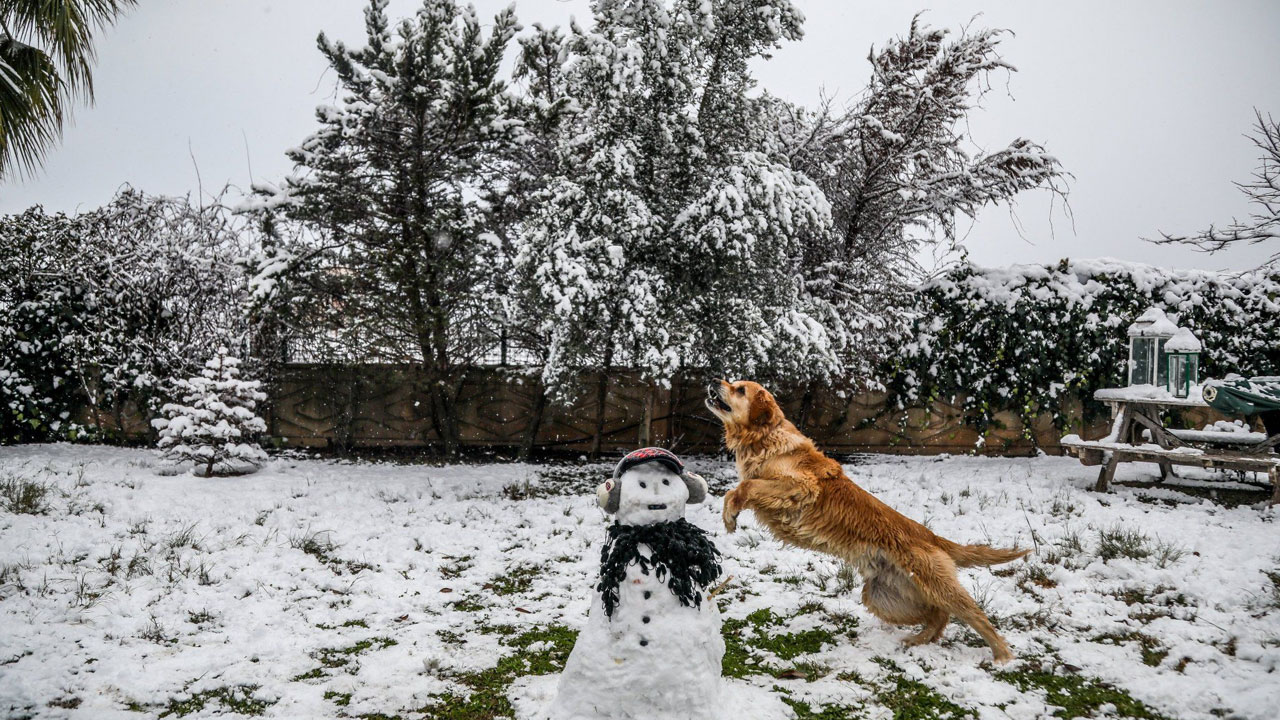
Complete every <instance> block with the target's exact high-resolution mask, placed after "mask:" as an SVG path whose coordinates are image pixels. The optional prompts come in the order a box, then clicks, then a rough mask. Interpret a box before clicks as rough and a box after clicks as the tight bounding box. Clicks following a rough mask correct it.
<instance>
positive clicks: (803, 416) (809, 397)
mask: <svg viewBox="0 0 1280 720" xmlns="http://www.w3.org/2000/svg"><path fill="white" fill-rule="evenodd" d="M814 384H815V383H814V382H813V381H812V380H811V381H809V382H808V383H806V384H805V386H804V396H803V397H802V398H801V399H800V417H799V418H798V420H799V422H797V423H796V426H797V427H799V428H800V430H802V431H803V430H805V429H807V428H808V427H809V413H810V412H812V411H813V395H814Z"/></svg>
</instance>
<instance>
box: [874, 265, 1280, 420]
mask: <svg viewBox="0 0 1280 720" xmlns="http://www.w3.org/2000/svg"><path fill="white" fill-rule="evenodd" d="M1152 305H1156V306H1158V307H1161V308H1163V309H1164V310H1165V311H1166V312H1167V313H1168V314H1169V316H1170V318H1171V319H1173V320H1174V321H1175V322H1177V323H1178V324H1179V325H1181V326H1184V327H1189V328H1191V329H1192V330H1193V331H1194V332H1195V333H1196V335H1197V336H1198V337H1199V338H1200V340H1201V342H1202V343H1203V345H1204V348H1205V351H1204V353H1203V354H1202V356H1201V366H1202V370H1201V375H1202V377H1203V378H1210V377H1222V376H1223V375H1226V374H1227V373H1239V374H1241V375H1246V376H1249V375H1267V374H1272V375H1274V374H1280V271H1276V270H1272V271H1269V272H1268V271H1255V272H1245V273H1218V272H1209V271H1201V270H1169V269H1163V268H1155V267H1151V266H1148V265H1140V264H1136V263H1124V262H1119V261H1114V260H1062V261H1060V262H1059V263H1058V264H1057V265H1049V266H1043V265H1019V266H1013V267H1006V268H980V267H976V266H973V265H962V266H960V267H957V268H956V269H954V270H952V271H951V272H949V273H947V274H946V275H944V276H942V277H940V278H938V279H936V280H933V281H931V282H929V283H927V284H925V285H924V286H923V287H922V288H921V289H920V293H919V294H918V295H917V298H916V306H915V308H913V310H914V312H913V316H914V318H915V319H914V321H913V326H912V329H911V332H909V333H908V336H909V337H910V338H911V339H910V340H909V341H908V342H907V343H906V344H905V345H904V347H903V349H902V352H901V353H900V354H899V356H898V357H897V358H895V359H894V360H893V361H892V363H891V364H890V367H888V368H887V369H886V371H885V377H886V378H887V379H886V381H885V384H886V385H887V386H888V388H889V390H890V392H891V393H893V396H894V397H895V398H896V400H897V404H898V405H899V406H900V407H902V408H906V407H912V406H919V405H922V404H926V403H928V402H930V401H932V400H936V399H939V398H950V397H960V398H964V407H965V409H966V410H967V411H969V412H968V415H969V417H970V421H971V422H973V423H974V424H975V425H976V426H977V427H978V429H979V431H982V432H985V430H986V429H987V428H988V427H989V426H990V425H991V424H992V423H993V422H994V418H995V415H996V414H997V413H999V412H1001V411H1003V410H1011V411H1014V412H1016V413H1017V414H1018V417H1019V418H1020V419H1021V420H1022V423H1023V426H1024V428H1026V427H1029V426H1030V423H1031V421H1032V419H1033V418H1034V417H1035V416H1036V415H1038V414H1040V413H1041V412H1047V413H1050V414H1051V415H1052V416H1053V418H1054V421H1055V424H1056V425H1057V426H1058V427H1059V428H1061V429H1063V430H1064V431H1065V430H1066V428H1067V424H1068V417H1067V412H1066V411H1067V407H1066V403H1067V401H1068V398H1073V397H1075V398H1081V399H1083V400H1084V413H1085V419H1086V420H1088V419H1091V418H1094V417H1097V415H1098V414H1099V413H1100V412H1101V411H1102V409H1103V408H1102V406H1101V404H1099V403H1096V402H1094V401H1093V400H1092V396H1093V392H1094V390H1097V389H1098V388H1102V387H1112V386H1116V385H1119V384H1122V382H1123V380H1124V377H1125V375H1124V369H1125V364H1126V362H1127V360H1128V336H1127V335H1126V330H1127V329H1128V326H1129V324H1130V323H1131V322H1132V321H1133V320H1134V318H1136V317H1137V316H1138V315H1139V314H1140V313H1141V312H1142V311H1143V310H1145V309H1146V308H1147V307H1149V306H1152ZM1024 432H1026V431H1024ZM1028 437H1030V435H1029V434H1028Z"/></svg>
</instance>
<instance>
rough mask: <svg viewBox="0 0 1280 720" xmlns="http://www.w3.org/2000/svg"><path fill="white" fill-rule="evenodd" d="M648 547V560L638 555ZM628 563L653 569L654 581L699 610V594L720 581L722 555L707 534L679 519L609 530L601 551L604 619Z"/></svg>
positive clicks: (615, 603) (613, 605)
mask: <svg viewBox="0 0 1280 720" xmlns="http://www.w3.org/2000/svg"><path fill="white" fill-rule="evenodd" d="M641 545H648V546H649V548H650V550H651V551H652V553H653V554H652V555H651V556H649V557H645V556H643V555H641V554H640V546H641ZM632 562H634V563H636V564H637V565H639V566H640V572H642V573H644V574H645V575H648V574H649V568H650V567H652V568H653V571H654V575H655V577H657V578H658V582H662V581H663V578H664V577H665V578H667V580H666V583H667V587H668V588H669V589H670V590H671V592H672V593H674V594H675V596H676V598H677V599H679V600H680V604H682V605H684V606H686V607H701V606H702V590H703V589H704V588H706V587H707V586H708V585H710V584H711V583H712V582H715V579H716V578H718V577H720V551H719V550H717V549H716V546H715V544H714V543H712V542H711V539H710V538H709V537H708V536H707V533H706V531H705V530H703V529H701V528H699V527H697V526H695V525H693V524H692V523H690V522H689V521H688V520H685V519H684V518H680V519H679V520H674V521H672V522H660V523H653V524H652V525H619V524H617V523H615V524H613V525H611V526H609V539H608V540H607V541H606V542H605V544H604V549H603V550H601V551H600V584H598V585H596V589H597V590H599V591H600V594H601V597H602V598H603V600H604V611H605V614H606V615H608V616H609V617H610V618H612V617H613V611H614V609H615V608H617V607H618V585H619V584H620V583H622V581H623V579H625V578H626V575H627V566H628V565H630V564H631V563H632Z"/></svg>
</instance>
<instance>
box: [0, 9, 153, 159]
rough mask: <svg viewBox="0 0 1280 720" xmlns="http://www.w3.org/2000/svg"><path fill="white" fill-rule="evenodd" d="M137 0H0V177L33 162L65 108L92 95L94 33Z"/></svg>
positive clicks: (55, 134) (58, 128)
mask: <svg viewBox="0 0 1280 720" xmlns="http://www.w3.org/2000/svg"><path fill="white" fill-rule="evenodd" d="M135 4H136V0H3V1H2V2H0V177H3V176H4V175H6V174H7V173H8V172H9V171H10V170H13V169H15V168H16V169H18V170H19V171H21V172H24V173H29V172H31V171H34V170H35V169H36V168H38V167H39V166H40V164H41V162H42V161H43V159H44V156H45V153H46V152H47V151H48V149H49V147H51V146H52V144H53V143H54V142H56V141H57V140H58V139H59V137H61V134H62V127H63V125H64V123H65V121H66V119H67V115H68V111H69V108H70V107H71V106H72V105H73V104H74V103H78V102H82V101H83V102H90V103H91V102H93V63H94V61H95V59H96V52H95V49H94V36H95V33H97V32H98V31H99V30H101V29H102V28H104V27H106V26H108V25H110V24H111V23H112V22H114V21H115V20H116V18H118V17H119V16H120V14H121V13H122V12H124V11H125V10H126V9H128V8H131V7H133V6H134V5H135Z"/></svg>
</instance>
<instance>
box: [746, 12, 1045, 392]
mask: <svg viewBox="0 0 1280 720" xmlns="http://www.w3.org/2000/svg"><path fill="white" fill-rule="evenodd" d="M1003 34H1004V33H1003V31H1000V30H992V29H981V28H980V29H974V30H970V29H966V31H965V32H964V33H963V34H961V35H960V36H958V37H954V38H953V37H951V34H950V33H949V32H948V31H947V30H944V29H935V28H930V27H928V26H926V25H924V24H923V23H922V22H921V21H920V19H919V17H918V16H917V17H916V18H914V19H913V20H912V22H911V27H910V30H909V32H908V33H907V35H906V36H905V37H900V38H895V39H893V40H891V41H889V42H888V43H886V44H885V45H884V47H882V48H880V49H879V50H874V51H873V52H872V53H871V55H870V57H869V58H868V60H869V62H870V63H871V69H872V76H871V82H870V83H869V84H868V86H867V88H866V90H865V91H864V92H863V93H862V95H861V96H860V97H859V98H858V100H857V101H856V102H854V103H853V104H852V105H851V106H850V107H849V108H848V109H847V111H845V112H843V113H836V112H833V111H832V110H831V108H830V106H829V105H824V106H823V107H821V108H819V109H818V110H817V111H809V110H805V109H803V108H797V107H794V106H791V105H789V104H787V103H785V102H782V101H779V100H775V99H772V98H766V101H767V111H766V112H765V113H764V115H765V117H767V118H768V123H767V125H769V126H770V127H771V133H770V134H771V136H772V137H771V139H770V140H769V144H770V145H771V146H772V148H773V151H774V152H775V153H776V154H779V155H781V156H783V157H785V158H786V159H787V161H788V162H789V163H790V164H791V165H792V166H793V167H795V168H796V169H798V170H800V171H801V172H803V173H804V174H805V175H806V176H808V177H810V178H812V179H813V181H814V182H816V183H817V184H818V186H819V187H821V188H822V191H823V194H824V195H825V196H826V198H827V199H828V200H829V201H830V203H831V212H832V220H833V222H832V229H831V230H832V231H831V235H830V237H829V238H826V239H824V241H823V242H819V243H813V244H810V245H809V246H808V247H807V248H806V251H805V256H804V261H803V268H804V269H803V272H804V274H805V276H806V278H808V282H807V288H808V290H809V291H810V293H811V294H812V296H813V297H814V298H815V301H816V302H817V303H818V304H819V305H821V306H823V307H825V308H827V310H826V312H825V313H820V314H822V315H823V316H824V317H825V318H827V319H828V320H829V321H830V322H829V323H828V326H829V327H830V329H831V332H832V335H833V337H835V338H837V342H838V344H839V346H840V349H841V354H842V357H843V362H844V366H845V372H846V374H848V375H850V376H859V375H865V374H867V373H868V372H870V368H871V367H872V363H873V362H874V361H875V360H876V359H877V356H881V357H883V356H884V355H886V354H887V353H889V352H892V351H893V349H894V348H895V347H896V346H895V342H896V340H897V339H898V338H897V335H898V333H899V331H900V330H901V329H902V328H904V327H905V323H903V322H902V319H903V317H902V314H903V309H904V305H906V304H907V302H906V301H907V296H908V295H909V294H910V293H912V292H913V288H914V286H915V285H916V283H918V282H919V281H920V280H921V279H922V278H923V276H925V275H926V274H927V273H928V270H929V269H928V268H924V267H921V265H920V264H919V262H918V260H919V258H920V257H921V255H923V254H924V253H923V252H922V251H925V250H929V249H935V250H938V251H939V252H940V253H941V254H943V255H946V254H948V253H949V251H950V250H954V249H957V248H958V239H957V237H956V232H955V230H956V221H957V218H958V217H959V216H961V215H965V216H969V217H973V216H974V215H976V214H977V212H978V211H980V210H981V209H983V208H985V207H988V206H991V205H997V204H1011V203H1012V202H1013V199H1014V197H1015V196H1016V195H1018V194H1019V193H1022V192H1025V191H1028V190H1033V189H1047V190H1049V191H1050V192H1053V193H1055V194H1057V195H1058V196H1061V197H1065V194H1066V186H1065V180H1066V178H1067V176H1066V174H1065V172H1064V171H1063V169H1062V166H1061V164H1060V163H1059V162H1058V160H1057V159H1056V158H1055V157H1053V156H1052V155H1050V154H1049V153H1048V152H1047V151H1046V150H1045V148H1044V147H1043V146H1041V145H1039V144H1038V143H1035V142H1032V141H1030V140H1026V139H1024V138H1017V139H1014V140H1013V141H1012V142H1010V143H1009V145H1008V146H1007V147H1005V148H1003V149H1000V150H997V151H995V152H976V151H974V150H973V149H972V142H971V140H970V138H969V136H968V134H967V125H966V120H967V118H968V117H969V114H970V113H971V112H972V111H973V110H974V109H975V108H976V107H977V106H978V103H979V102H980V99H981V97H982V95H983V93H984V92H985V91H986V89H987V87H988V86H989V82H990V76H991V75H992V73H995V72H997V71H1001V70H1003V71H1010V72H1011V71H1013V69H1014V68H1013V66H1011V65H1010V64H1009V63H1007V62H1006V61H1005V60H1004V59H1003V58H1002V57H1001V55H1000V53H999V43H1000V39H1001V36H1002V35H1003ZM935 254H938V253H935Z"/></svg>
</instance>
